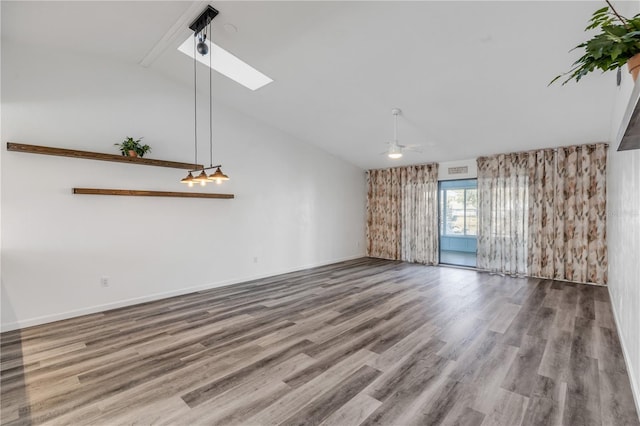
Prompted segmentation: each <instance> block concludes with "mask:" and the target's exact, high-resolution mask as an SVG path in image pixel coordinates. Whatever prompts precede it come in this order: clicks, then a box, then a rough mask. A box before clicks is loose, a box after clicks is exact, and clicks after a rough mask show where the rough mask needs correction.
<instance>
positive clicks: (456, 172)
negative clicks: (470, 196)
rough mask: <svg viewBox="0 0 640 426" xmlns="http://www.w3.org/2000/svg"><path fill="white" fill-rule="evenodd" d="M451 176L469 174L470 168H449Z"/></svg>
mask: <svg viewBox="0 0 640 426" xmlns="http://www.w3.org/2000/svg"><path fill="white" fill-rule="evenodd" d="M448 171H449V174H450V175H463V174H467V173H469V166H461V167H449V169H448Z"/></svg>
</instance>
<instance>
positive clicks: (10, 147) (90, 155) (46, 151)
mask: <svg viewBox="0 0 640 426" xmlns="http://www.w3.org/2000/svg"><path fill="white" fill-rule="evenodd" d="M7 151H16V152H27V153H30V154H42V155H55V156H58V157H71V158H85V159H89V160H100V161H111V162H114V163H129V164H142V165H144V166H157V167H171V168H174V169H186V170H194V169H195V170H200V169H202V168H203V166H202V164H196V165H195V167H194V164H193V163H181V162H178V161H166V160H155V159H152V158H140V157H126V156H123V155H117V154H105V153H101V152H90V151H78V150H75V149H66V148H52V147H49V146H39V145H27V144H23V143H15V142H7Z"/></svg>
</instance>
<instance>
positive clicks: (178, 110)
mask: <svg viewBox="0 0 640 426" xmlns="http://www.w3.org/2000/svg"><path fill="white" fill-rule="evenodd" d="M31 48H32V47H30V46H16V45H11V44H9V43H6V42H4V41H3V45H2V123H3V126H2V145H3V146H2V150H5V149H6V142H7V141H12V142H22V143H29V144H36V145H47V146H56V147H68V148H76V149H86V150H93V151H98V152H114V153H115V152H117V151H116V150H117V148H116V147H114V146H113V144H114V143H115V142H120V141H121V140H122V139H123V138H124V137H125V136H132V137H140V136H144V137H145V139H144V141H145V142H146V143H149V144H150V145H151V146H152V148H153V150H152V152H151V154H150V155H149V157H152V158H160V159H169V160H176V161H192V158H193V116H192V114H193V98H192V90H191V88H190V87H185V86H182V85H179V84H177V83H173V82H172V81H168V80H166V79H164V78H162V77H160V76H158V75H157V74H156V73H154V72H153V70H149V69H144V68H141V67H139V66H137V65H133V64H126V63H118V62H115V61H113V60H108V59H102V58H97V57H87V56H78V55H76V54H71V53H67V52H63V51H51V50H48V51H42V52H38V55H32V56H33V57H29V54H30V52H31V51H32V49H31ZM35 56H37V57H38V58H37V60H36V58H35ZM201 74H204V73H201ZM203 84H204V82H203ZM203 92H206V90H203ZM201 98H202V103H201V105H200V107H199V109H200V111H202V114H201V116H200V117H199V119H200V123H201V124H202V131H201V133H200V136H199V137H200V140H201V141H202V143H201V144H200V150H201V153H202V152H204V153H205V155H204V157H205V158H208V125H207V124H206V123H207V118H206V117H207V115H206V109H207V106H208V100H207V98H206V95H204V96H202V97H201ZM214 108H215V111H214V133H215V136H214V138H215V139H214V152H215V157H216V159H214V161H219V162H222V163H223V165H224V171H225V172H226V173H227V174H229V175H230V177H231V180H230V181H229V182H227V183H225V184H224V185H222V186H219V187H217V186H216V188H209V187H207V188H206V189H205V190H206V191H210V192H216V191H217V192H229V193H234V194H235V195H236V199H235V200H198V199H178V198H138V197H108V196H87V195H72V193H71V188H72V187H96V188H128V189H150V190H169V191H171V190H177V191H184V190H187V188H186V187H185V186H184V185H181V184H180V183H178V181H179V179H181V178H182V177H183V176H184V175H185V174H186V171H184V170H179V169H169V168H160V167H147V166H134V165H128V164H119V163H109V162H100V161H91V160H78V159H70V158H62V157H50V156H42V155H33V154H24V153H17V152H3V155H2V192H1V196H2V207H3V209H2V226H1V232H2V265H3V269H2V329H3V330H9V329H13V328H17V327H24V326H28V325H33V324H38V323H43V322H48V321H52V320H56V319H61V318H66V317H70V316H75V315H80V314H83V313H88V312H94V311H99V310H103V309H107V308H110V307H116V306H121V305H125V304H131V303H137V302H140V301H144V300H148V299H154V298H160V297H165V296H168V295H173V294H180V293H184V292H189V291H193V290H196V289H201V288H207V287H213V286H217V285H222V284H225V283H233V282H239V281H243V280H247V279H251V278H254V277H262V276H268V275H273V274H277V273H281V272H285V271H291V270H295V269H300V268H303V267H308V266H314V265H320V264H326V263H331V262H335V261H340V260H343V259H349V258H355V257H359V256H363V255H364V217H365V213H364V206H365V195H366V194H365V181H364V172H363V171H362V170H361V169H359V168H357V167H355V166H353V165H351V164H348V163H346V162H344V161H342V160H339V159H337V158H335V157H333V156H330V155H329V154H327V153H325V152H323V151H320V150H318V149H317V148H314V147H312V146H309V145H306V144H304V143H302V142H300V141H298V140H295V139H293V138H292V137H290V136H288V135H286V134H284V133H282V132H280V131H278V130H276V129H274V128H271V127H268V126H266V125H264V124H261V123H260V122H257V121H255V120H254V119H251V118H248V117H246V116H243V115H241V114H240V113H238V112H236V111H233V110H231V109H228V108H225V107H223V106H221V105H218V104H216V105H215V107H214ZM201 162H208V161H207V160H205V159H204V158H202V157H201ZM193 190H194V191H199V190H200V189H199V188H194V189H193ZM254 258H256V259H257V262H255V261H254V260H255V259H254ZM102 276H106V277H109V282H110V286H109V287H107V288H103V287H101V286H100V278H101V277H102Z"/></svg>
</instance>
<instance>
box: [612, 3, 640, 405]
mask: <svg viewBox="0 0 640 426" xmlns="http://www.w3.org/2000/svg"><path fill="white" fill-rule="evenodd" d="M621 13H624V14H625V15H626V16H633V15H634V14H635V13H633V12H630V13H626V11H624V12H623V11H621ZM624 71H626V70H624ZM637 84H640V83H637ZM617 90H618V93H617V97H616V105H615V108H614V111H613V114H612V120H611V123H612V125H611V141H612V142H614V141H615V137H616V135H617V133H618V129H619V127H620V121H621V119H622V116H623V114H624V110H625V108H626V106H627V104H628V102H629V96H630V95H631V92H632V90H633V81H632V79H631V76H630V75H629V74H628V73H626V72H624V73H623V80H622V85H621V87H620V88H618V89H617ZM617 149H618V147H617V146H614V143H612V145H611V146H610V147H609V163H608V166H607V240H608V245H609V293H610V295H611V302H612V304H613V311H614V316H615V319H616V324H617V326H618V332H619V334H620V341H621V343H622V346H623V350H624V355H625V360H626V362H627V368H628V370H629V377H630V379H631V386H632V389H633V393H634V397H635V400H636V407H637V408H638V412H640V262H638V259H640V150H633V151H621V152H618V151H617Z"/></svg>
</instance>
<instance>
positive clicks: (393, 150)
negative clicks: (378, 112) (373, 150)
mask: <svg viewBox="0 0 640 426" xmlns="http://www.w3.org/2000/svg"><path fill="white" fill-rule="evenodd" d="M401 112H402V111H400V108H392V109H391V114H392V115H393V142H391V143H390V144H389V153H388V154H387V156H388V157H389V158H391V159H393V160H396V159H398V158H401V157H402V146H400V145H398V116H399V115H400V113H401Z"/></svg>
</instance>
